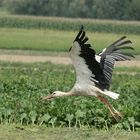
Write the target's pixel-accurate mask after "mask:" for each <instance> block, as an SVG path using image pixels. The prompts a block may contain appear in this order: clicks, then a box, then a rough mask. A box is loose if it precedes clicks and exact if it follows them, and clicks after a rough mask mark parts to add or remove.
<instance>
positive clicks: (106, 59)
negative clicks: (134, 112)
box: [98, 36, 134, 89]
mask: <svg viewBox="0 0 140 140" xmlns="http://www.w3.org/2000/svg"><path fill="white" fill-rule="evenodd" d="M125 38H126V36H123V37H121V38H120V39H118V40H117V41H115V42H114V43H112V44H111V45H110V46H109V47H107V48H106V50H105V51H103V52H100V53H99V54H98V55H99V56H101V60H100V66H101V69H102V70H103V73H104V75H105V83H106V89H108V88H109V86H110V83H111V78H112V72H113V68H114V64H115V61H125V60H130V59H131V58H132V57H134V56H133V55H132V54H130V53H126V52H123V50H126V49H130V50H133V49H134V48H133V47H131V46H128V44H130V43H132V42H131V41H130V40H124V39H125ZM124 45H127V46H124Z"/></svg>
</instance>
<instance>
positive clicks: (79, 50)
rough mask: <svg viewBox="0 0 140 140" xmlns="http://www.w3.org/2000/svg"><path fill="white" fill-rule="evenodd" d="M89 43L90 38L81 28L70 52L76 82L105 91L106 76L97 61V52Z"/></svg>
mask: <svg viewBox="0 0 140 140" xmlns="http://www.w3.org/2000/svg"><path fill="white" fill-rule="evenodd" d="M87 41H88V37H87V36H86V33H85V31H84V30H83V27H81V30H80V31H79V33H78V35H77V36H76V38H75V40H74V42H73V46H72V47H71V48H70V52H69V55H70V58H71V60H72V62H73V64H74V67H75V70H76V82H77V83H78V84H81V85H82V86H84V85H89V84H92V85H95V86H98V87H99V88H101V89H104V88H105V76H104V74H103V71H102V69H101V67H100V64H99V62H97V61H96V59H95V51H94V50H93V49H91V45H90V44H87V43H86V42H87Z"/></svg>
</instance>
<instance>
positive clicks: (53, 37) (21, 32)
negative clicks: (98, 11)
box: [0, 28, 140, 54]
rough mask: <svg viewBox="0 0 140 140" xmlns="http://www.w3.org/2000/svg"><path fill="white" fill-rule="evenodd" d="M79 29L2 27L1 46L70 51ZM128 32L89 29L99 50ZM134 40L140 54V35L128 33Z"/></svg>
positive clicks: (5, 47) (137, 52)
mask: <svg viewBox="0 0 140 140" xmlns="http://www.w3.org/2000/svg"><path fill="white" fill-rule="evenodd" d="M77 33H78V30H77V31H60V30H47V29H44V30H43V29H42V30H37V29H28V30H27V29H17V28H0V48H2V49H23V50H46V51H53V52H54V51H55V52H56V51H57V52H61V51H68V50H69V47H70V46H71V45H72V42H73V40H74V38H75V36H76V35H77ZM124 35H126V34H114V33H110V34H106V33H91V32H88V31H87V36H88V37H89V43H91V44H92V46H93V48H94V49H95V50H97V52H99V51H100V50H101V49H103V48H104V47H107V46H108V45H110V44H111V43H112V42H113V41H116V40H117V39H119V38H120V37H122V36H124ZM127 38H128V39H130V40H131V41H132V42H133V46H134V48H135V51H134V54H140V46H139V44H140V39H139V35H130V34H128V35H127Z"/></svg>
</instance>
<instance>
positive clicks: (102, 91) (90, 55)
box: [42, 26, 134, 121]
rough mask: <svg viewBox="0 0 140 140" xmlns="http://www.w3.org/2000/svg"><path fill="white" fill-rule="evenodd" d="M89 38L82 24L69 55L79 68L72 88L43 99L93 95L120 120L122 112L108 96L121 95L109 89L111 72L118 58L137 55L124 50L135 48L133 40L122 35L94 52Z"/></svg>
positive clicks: (55, 92) (121, 59)
mask: <svg viewBox="0 0 140 140" xmlns="http://www.w3.org/2000/svg"><path fill="white" fill-rule="evenodd" d="M87 41H88V37H87V36H86V33H85V31H84V29H83V26H82V27H81V29H80V31H79V33H78V34H77V36H76V38H75V39H74V41H73V45H72V47H71V48H70V49H69V56H70V58H71V60H72V62H73V65H74V68H75V71H76V81H75V84H74V86H73V88H72V89H71V90H70V91H68V92H62V91H54V92H53V93H52V94H51V95H48V96H44V97H42V99H43V100H44V101H48V100H50V99H53V98H56V97H62V96H91V97H92V96H94V97H96V98H98V99H99V100H100V101H101V102H102V103H104V104H105V105H106V107H107V108H108V109H109V111H110V113H111V115H112V116H113V117H114V119H115V120H117V121H118V120H119V119H120V118H122V114H121V113H120V112H119V111H117V110H116V109H115V108H114V107H113V106H112V105H111V104H110V103H109V101H108V100H107V98H105V96H108V97H110V98H112V99H118V97H119V94H118V93H114V92H111V91H109V87H110V84H111V78H112V72H113V68H114V64H115V61H125V60H130V59H131V58H132V57H134V56H133V55H132V54H130V53H126V52H124V51H123V50H126V49H128V50H130V49H132V50H133V49H134V48H133V47H131V46H130V45H129V44H131V43H132V42H131V41H130V40H126V36H123V37H121V38H120V39H118V40H117V41H115V42H114V43H112V44H111V45H109V46H108V47H107V48H105V49H103V50H102V51H101V52H100V53H95V50H93V49H92V48H91V45H90V44H88V43H87Z"/></svg>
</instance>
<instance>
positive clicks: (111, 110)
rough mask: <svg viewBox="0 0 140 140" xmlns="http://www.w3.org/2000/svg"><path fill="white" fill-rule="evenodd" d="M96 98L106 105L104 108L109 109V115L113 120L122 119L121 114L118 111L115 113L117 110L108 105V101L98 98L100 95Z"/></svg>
mask: <svg viewBox="0 0 140 140" xmlns="http://www.w3.org/2000/svg"><path fill="white" fill-rule="evenodd" d="M97 98H98V99H99V100H100V101H101V102H103V103H104V104H105V105H106V107H107V108H108V109H109V111H110V113H111V115H112V116H113V117H114V119H115V120H116V121H119V119H120V118H122V114H121V113H120V112H119V111H117V110H116V109H115V108H114V107H113V106H112V105H111V104H110V103H109V101H108V100H107V99H106V98H104V97H102V96H100V95H99V96H97Z"/></svg>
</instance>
